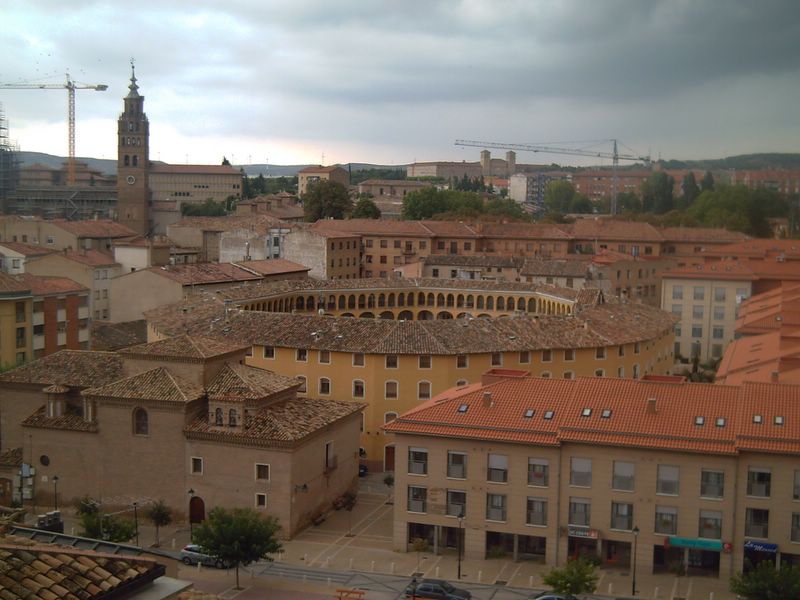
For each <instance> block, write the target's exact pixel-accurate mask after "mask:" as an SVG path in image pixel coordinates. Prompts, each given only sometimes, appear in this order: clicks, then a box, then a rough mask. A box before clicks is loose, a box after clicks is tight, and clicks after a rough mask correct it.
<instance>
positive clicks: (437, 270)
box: [431, 269, 439, 277]
mask: <svg viewBox="0 0 800 600" xmlns="http://www.w3.org/2000/svg"><path fill="white" fill-rule="evenodd" d="M431 277H439V269H432V272H431Z"/></svg>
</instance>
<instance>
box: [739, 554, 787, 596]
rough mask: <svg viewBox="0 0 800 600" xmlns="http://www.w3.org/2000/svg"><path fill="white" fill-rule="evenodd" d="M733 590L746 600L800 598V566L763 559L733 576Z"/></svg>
mask: <svg viewBox="0 0 800 600" xmlns="http://www.w3.org/2000/svg"><path fill="white" fill-rule="evenodd" d="M731 591H732V592H733V593H734V594H737V595H738V596H740V597H741V598H743V599H744V600H784V599H786V598H800V567H794V566H789V565H781V568H780V569H776V568H775V564H774V563H773V562H771V561H767V560H765V561H762V562H760V563H758V565H757V566H756V567H755V568H754V569H751V570H750V571H748V572H747V573H738V574H736V575H734V576H733V577H731Z"/></svg>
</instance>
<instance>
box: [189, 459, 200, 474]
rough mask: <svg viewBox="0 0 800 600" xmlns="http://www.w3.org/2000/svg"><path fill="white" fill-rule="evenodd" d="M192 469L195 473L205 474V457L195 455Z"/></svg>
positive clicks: (192, 460)
mask: <svg viewBox="0 0 800 600" xmlns="http://www.w3.org/2000/svg"><path fill="white" fill-rule="evenodd" d="M191 469H192V474H193V475H202V474H203V459H202V458H200V457H199V456H193V457H192V458H191Z"/></svg>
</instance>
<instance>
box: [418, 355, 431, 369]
mask: <svg viewBox="0 0 800 600" xmlns="http://www.w3.org/2000/svg"><path fill="white" fill-rule="evenodd" d="M419 368H420V369H430V368H431V355H430V354H420V356H419Z"/></svg>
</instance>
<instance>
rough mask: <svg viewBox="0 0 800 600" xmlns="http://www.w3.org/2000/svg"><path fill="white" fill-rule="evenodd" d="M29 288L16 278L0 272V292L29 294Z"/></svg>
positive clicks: (4, 293) (5, 293)
mask: <svg viewBox="0 0 800 600" xmlns="http://www.w3.org/2000/svg"><path fill="white" fill-rule="evenodd" d="M30 292H31V288H30V286H29V285H26V284H25V283H23V282H22V281H20V280H18V279H17V278H15V277H13V276H11V275H8V274H6V273H2V272H0V294H3V295H7V294H14V295H17V294H26V295H30Z"/></svg>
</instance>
